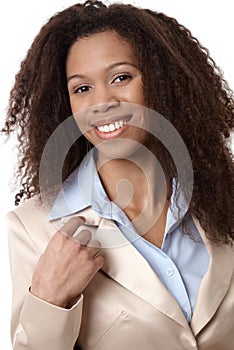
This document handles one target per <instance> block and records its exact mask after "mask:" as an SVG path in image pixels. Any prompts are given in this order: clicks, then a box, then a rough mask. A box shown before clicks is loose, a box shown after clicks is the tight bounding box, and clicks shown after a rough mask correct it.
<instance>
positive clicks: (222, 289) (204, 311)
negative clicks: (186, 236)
mask: <svg viewBox="0 0 234 350" xmlns="http://www.w3.org/2000/svg"><path fill="white" fill-rule="evenodd" d="M193 219H194V223H195V225H196V226H197V229H198V231H199V233H200V235H201V237H202V238H203V241H204V243H205V245H206V247H207V250H208V252H209V254H210V265H209V268H208V271H207V273H206V274H205V276H204V278H203V280H202V282H201V287H200V290H199V294H198V299H197V303H196V306H195V309H194V313H193V317H192V320H191V324H190V326H191V329H192V331H193V333H194V335H195V336H196V335H197V334H198V333H199V332H200V331H201V330H202V328H203V327H204V326H205V325H206V324H207V323H208V322H209V321H210V320H211V318H212V317H213V315H214V314H215V312H216V311H217V309H218V307H219V306H220V304H221V302H222V300H223V299H224V297H225V295H226V292H227V290H228V288H229V286H230V282H231V278H232V274H233V269H234V250H233V249H232V248H230V247H229V246H227V245H222V246H215V245H214V244H211V243H210V242H209V241H208V239H207V238H206V236H205V233H204V230H203V229H202V227H201V225H200V224H199V222H198V220H197V219H195V218H193Z"/></svg>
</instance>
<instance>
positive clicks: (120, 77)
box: [114, 74, 132, 82]
mask: <svg viewBox="0 0 234 350" xmlns="http://www.w3.org/2000/svg"><path fill="white" fill-rule="evenodd" d="M131 78H132V77H131V75H129V74H120V75H118V76H117V77H116V78H115V79H114V82H118V81H119V82H122V81H124V80H128V79H131Z"/></svg>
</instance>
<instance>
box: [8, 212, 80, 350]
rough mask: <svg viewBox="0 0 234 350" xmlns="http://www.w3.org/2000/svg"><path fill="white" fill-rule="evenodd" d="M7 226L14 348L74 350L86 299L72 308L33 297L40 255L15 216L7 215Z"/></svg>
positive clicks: (15, 349)
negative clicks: (35, 272) (34, 278)
mask: <svg viewBox="0 0 234 350" xmlns="http://www.w3.org/2000/svg"><path fill="white" fill-rule="evenodd" d="M7 227H8V238H9V257H10V267H11V274H12V317H11V340H12V345H13V349H14V350H42V349H50V350H64V349H66V350H71V349H73V346H74V344H75V342H76V340H77V338H78V335H79V329H80V325H81V317H82V305H83V296H81V297H80V299H79V300H78V301H77V303H76V304H75V305H73V307H72V308H70V309H63V308H60V307H57V306H55V305H52V304H49V303H47V302H45V301H43V300H42V299H39V298H37V297H35V296H33V295H32V294H31V293H30V292H29V288H30V284H31V278H32V275H33V272H34V269H35V267H36V264H37V262H38V260H39V258H40V253H39V251H38V249H37V247H36V246H35V244H34V242H33V240H32V237H31V236H30V233H29V232H27V230H26V228H25V227H24V225H23V223H22V221H21V220H20V218H19V217H18V216H17V215H16V213H14V212H10V213H8V215H7ZM38 232H40V229H39V230H38ZM34 234H35V233H34Z"/></svg>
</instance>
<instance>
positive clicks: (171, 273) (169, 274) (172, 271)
mask: <svg viewBox="0 0 234 350" xmlns="http://www.w3.org/2000/svg"><path fill="white" fill-rule="evenodd" d="M173 274H174V270H173V269H172V268H170V267H169V269H167V276H172V275H173Z"/></svg>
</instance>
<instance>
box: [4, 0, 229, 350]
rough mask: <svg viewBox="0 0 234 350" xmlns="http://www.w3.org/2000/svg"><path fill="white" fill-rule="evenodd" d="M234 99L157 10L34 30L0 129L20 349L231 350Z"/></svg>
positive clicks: (97, 5)
mask: <svg viewBox="0 0 234 350" xmlns="http://www.w3.org/2000/svg"><path fill="white" fill-rule="evenodd" d="M120 19H121V20H120ZM233 111H234V100H233V93H232V91H231V90H230V89H229V87H228V85H227V83H226V82H225V81H224V80H223V78H222V75H221V73H219V70H218V68H217V67H216V65H215V63H214V62H213V61H212V60H211V59H210V57H209V55H208V53H207V51H206V50H205V49H204V48H202V47H201V45H200V44H199V42H198V41H197V40H196V39H195V38H194V37H192V35H191V33H190V32H189V31H188V30H187V29H186V28H185V27H183V26H182V25H180V24H179V23H178V22H177V21H176V20H175V19H173V18H170V17H168V16H166V15H164V14H162V13H158V12H154V11H151V10H147V9H140V8H137V7H134V6H131V5H123V4H112V5H109V6H106V5H104V4H103V3H102V2H101V1H87V2H85V3H84V4H76V5H74V6H72V7H69V8H67V9H65V10H64V11H62V12H60V13H57V14H56V15H55V16H53V17H52V18H51V19H50V20H49V21H48V23H46V24H45V25H44V26H43V27H42V29H41V31H40V33H39V34H38V35H37V37H36V38H35V40H34V42H33V44H32V46H31V48H30V50H29V52H28V54H27V57H26V58H25V60H24V61H23V63H22V66H21V69H20V71H19V73H18V75H17V76H16V82H15V85H14V87H13V89H12V92H11V96H10V103H9V108H8V116H7V119H6V123H5V128H4V131H5V132H6V133H7V134H10V133H11V132H13V131H15V130H17V132H18V139H19V170H18V174H19V175H20V177H21V185H22V189H21V190H20V191H19V193H18V194H17V196H16V204H17V205H18V204H20V205H18V206H17V208H16V209H15V210H14V211H12V212H11V213H9V214H8V227H9V248H10V260H11V271H12V282H13V304H12V328H11V334H12V344H13V348H14V350H21V349H25V350H33V349H50V350H59V349H61V350H64V349H66V350H71V349H75V348H78V347H79V348H80V347H81V348H82V349H83V350H89V349H90V350H91V349H92V350H99V349H101V350H109V349H112V350H117V349H119V348H122V349H134V350H138V349H139V350H140V349H143V348H144V349H147V350H153V349H155V348H156V347H157V348H159V349H160V350H168V349H173V350H181V349H189V350H190V349H191V350H192V349H199V350H210V349H212V350H223V349H225V350H232V349H233V342H234V318H233V317H234V316H233V315H234V279H233V278H234V277H233V276H234V274H233V269H234V266H233V261H234V250H233V240H234V234H233V223H232V217H233V207H234V206H233V205H232V201H233V198H234V193H233V190H234V186H233V180H234V170H233V164H232V155H231V150H230V149H229V148H228V144H227V142H226V139H228V137H229V136H230V132H231V130H232V129H233V124H234V123H233ZM48 155H49V156H48ZM61 159H65V161H64V164H62V166H61V167H63V169H60V166H57V165H58V164H60V163H61ZM57 174H62V176H61V177H62V178H60V177H59V176H57ZM51 179H52V180H53V179H54V181H51ZM60 183H62V184H60ZM54 194H55V198H54ZM25 197H26V198H27V199H28V200H26V201H25V202H24V203H20V202H21V201H23V199H24V198H25ZM223 271H225V274H224V273H223Z"/></svg>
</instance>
